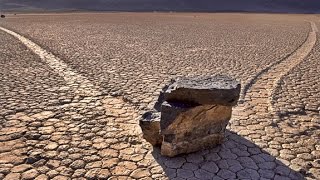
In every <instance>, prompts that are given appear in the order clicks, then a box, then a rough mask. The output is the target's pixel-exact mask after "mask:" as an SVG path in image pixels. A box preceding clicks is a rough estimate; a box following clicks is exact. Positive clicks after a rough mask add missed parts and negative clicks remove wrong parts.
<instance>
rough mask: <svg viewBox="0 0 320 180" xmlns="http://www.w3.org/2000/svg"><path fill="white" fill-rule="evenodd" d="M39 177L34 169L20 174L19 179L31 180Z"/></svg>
mask: <svg viewBox="0 0 320 180" xmlns="http://www.w3.org/2000/svg"><path fill="white" fill-rule="evenodd" d="M38 175H39V172H38V171H37V170H35V169H31V170H29V171H26V172H24V173H22V176H21V179H22V180H29V179H30V180H31V179H35V178H36V177H37V176H38Z"/></svg>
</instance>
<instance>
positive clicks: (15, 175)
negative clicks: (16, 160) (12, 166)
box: [3, 173, 21, 180]
mask: <svg viewBox="0 0 320 180" xmlns="http://www.w3.org/2000/svg"><path fill="white" fill-rule="evenodd" d="M20 176H21V175H20V174H19V173H10V174H8V175H7V176H6V177H5V178H4V179H3V180H11V179H20Z"/></svg>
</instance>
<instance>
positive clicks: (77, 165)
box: [70, 160, 85, 169]
mask: <svg viewBox="0 0 320 180" xmlns="http://www.w3.org/2000/svg"><path fill="white" fill-rule="evenodd" d="M84 166H85V163H84V161H83V160H76V161H74V162H73V163H72V164H70V167H71V168H72V169H82V168H84Z"/></svg>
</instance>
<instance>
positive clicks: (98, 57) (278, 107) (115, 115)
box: [0, 13, 320, 179]
mask: <svg viewBox="0 0 320 180" xmlns="http://www.w3.org/2000/svg"><path fill="white" fill-rule="evenodd" d="M319 20H320V18H319V16H316V15H276V14H275V15H265V14H182V13H181V14H174V13H171V14H160V13H113V14H112V13H110V14H108V13H101V14H55V15H53V14H46V15H45V14H42V15H32V14H29V15H17V16H13V15H12V16H8V18H6V19H2V20H1V21H0V26H1V27H5V28H7V29H9V30H12V31H14V32H17V33H19V34H20V35H23V36H24V37H26V38H28V39H30V40H31V41H32V42H34V43H35V44H33V43H32V42H31V43H30V41H29V40H28V39H24V38H23V37H20V36H19V35H18V34H13V35H14V36H15V37H13V36H12V35H9V34H8V33H10V32H8V31H7V32H5V31H3V30H0V43H1V47H0V62H1V66H0V76H1V78H0V128H1V131H0V147H1V148H0V179H19V178H21V179H34V178H38V179H46V178H55V179H63V178H66V179H68V178H75V179H77V178H79V179H80V178H84V179H97V178H100V179H107V178H109V177H112V178H114V179H117V178H119V179H120V178H122V179H142V178H145V179H168V178H169V179H259V178H261V179H304V178H309V179H319V178H320V144H319V137H320V130H319V124H320V116H319V110H320V109H319V104H320V81H319V80H318V79H319V77H320V76H319V72H318V69H319V68H320V63H319V58H320V53H319V52H320V49H319V48H320V43H319V42H320V41H319V32H318V31H317V30H318V29H319V28H320V23H319V22H320V21H319ZM24 44H25V45H24ZM51 53H52V54H51ZM53 54H54V55H53ZM215 74H225V75H230V76H233V77H235V78H237V79H239V80H241V82H242V86H243V90H242V94H241V101H240V103H239V105H238V106H237V107H235V108H234V113H233V118H232V120H231V121H230V124H229V126H228V132H227V136H226V141H225V143H224V144H223V145H222V146H220V147H217V148H213V149H209V150H204V151H201V152H197V153H193V154H189V155H182V156H179V157H176V158H165V157H162V156H160V155H159V150H158V149H157V148H153V147H152V146H150V145H149V144H148V143H147V142H145V141H144V140H143V139H142V138H141V131H140V129H139V126H138V121H137V118H139V116H140V115H141V114H142V113H143V112H144V111H146V110H148V109H150V108H152V106H153V104H154V102H155V100H156V99H157V96H158V94H159V91H160V89H161V88H162V87H163V86H164V85H165V84H166V83H167V82H168V81H169V80H170V79H171V78H174V77H177V76H187V75H215Z"/></svg>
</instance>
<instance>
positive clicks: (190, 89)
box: [164, 76, 240, 105]
mask: <svg viewBox="0 0 320 180" xmlns="http://www.w3.org/2000/svg"><path fill="white" fill-rule="evenodd" d="M239 94H240V83H239V82H237V81H235V80H233V79H231V78H229V77H227V76H214V77H193V78H178V79H177V80H176V81H173V82H172V83H171V84H170V85H169V87H168V89H167V90H166V91H164V100H165V101H169V102H175V101H178V102H189V103H194V104H221V105H236V104H237V100H238V99H239Z"/></svg>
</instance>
